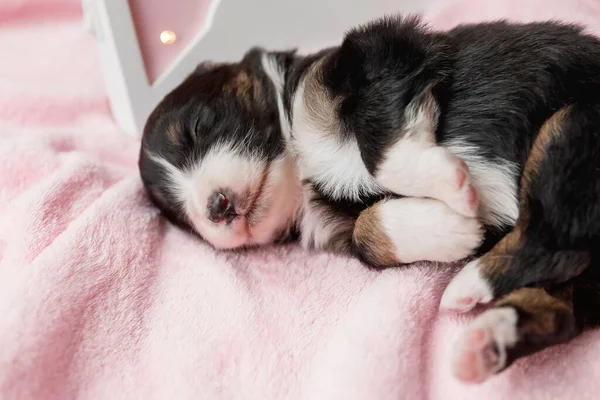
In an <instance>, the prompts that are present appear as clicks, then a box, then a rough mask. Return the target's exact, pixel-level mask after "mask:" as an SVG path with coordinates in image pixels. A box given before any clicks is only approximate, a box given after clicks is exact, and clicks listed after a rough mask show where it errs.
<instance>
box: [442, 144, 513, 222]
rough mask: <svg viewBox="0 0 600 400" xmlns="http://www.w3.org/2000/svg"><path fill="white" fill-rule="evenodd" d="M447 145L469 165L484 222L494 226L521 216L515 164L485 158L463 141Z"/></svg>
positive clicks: (446, 145)
mask: <svg viewBox="0 0 600 400" xmlns="http://www.w3.org/2000/svg"><path fill="white" fill-rule="evenodd" d="M444 146H445V147H447V148H448V149H449V150H450V151H451V152H452V153H453V154H455V155H457V156H458V157H460V158H462V159H463V160H464V161H465V162H466V163H467V165H468V166H469V170H470V172H471V179H472V181H473V183H474V184H475V188H476V190H477V193H478V195H479V198H480V207H479V213H480V216H481V218H482V219H483V221H484V222H485V223H486V224H490V225H494V226H501V225H514V224H515V222H516V221H517V218H518V217H519V202H518V198H517V168H516V166H515V165H514V164H513V163H511V162H509V161H505V160H504V161H490V160H486V159H485V158H484V157H482V156H480V155H479V154H478V149H477V148H476V147H475V146H472V145H469V144H467V143H464V142H462V141H460V140H452V141H451V142H448V143H444Z"/></svg>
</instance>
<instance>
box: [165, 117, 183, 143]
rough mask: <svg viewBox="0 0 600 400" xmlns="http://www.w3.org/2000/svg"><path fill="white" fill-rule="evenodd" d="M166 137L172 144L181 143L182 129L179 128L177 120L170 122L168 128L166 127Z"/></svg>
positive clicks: (179, 124)
mask: <svg viewBox="0 0 600 400" xmlns="http://www.w3.org/2000/svg"><path fill="white" fill-rule="evenodd" d="M166 133H167V138H168V139H169V141H170V142H171V143H172V144H174V145H178V144H180V143H181V135H182V133H183V132H182V129H181V123H180V122H179V121H175V122H173V123H171V124H170V125H169V126H168V128H167V132H166Z"/></svg>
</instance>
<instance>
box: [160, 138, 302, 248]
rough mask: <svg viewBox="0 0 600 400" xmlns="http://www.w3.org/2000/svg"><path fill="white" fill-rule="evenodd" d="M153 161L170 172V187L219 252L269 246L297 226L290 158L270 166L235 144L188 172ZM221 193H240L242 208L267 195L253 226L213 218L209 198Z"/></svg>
mask: <svg viewBox="0 0 600 400" xmlns="http://www.w3.org/2000/svg"><path fill="white" fill-rule="evenodd" d="M152 159H153V160H154V161H155V162H156V163H158V164H159V165H161V166H162V167H163V168H164V169H165V170H166V171H167V179H169V183H168V184H167V187H168V188H169V189H170V190H172V192H173V193H174V194H175V195H176V196H177V198H178V199H179V201H180V202H181V203H182V209H183V212H184V213H185V215H186V216H187V218H188V220H189V221H190V223H191V224H192V225H193V227H194V229H195V230H196V231H197V232H198V233H199V234H200V235H201V236H202V237H204V238H205V239H206V240H207V241H208V242H209V243H211V244H212V245H213V246H215V247H216V248H235V247H240V246H247V245H255V244H265V243H268V242H270V241H272V240H274V239H275V236H276V235H277V234H279V233H280V232H282V231H284V230H285V229H288V228H289V226H290V225H291V223H292V222H293V219H294V216H295V213H296V212H297V208H298V204H299V185H298V183H297V180H296V174H295V171H294V168H293V163H292V161H291V158H290V157H289V156H288V155H287V154H285V153H284V155H282V157H280V158H278V159H276V160H273V162H271V164H270V166H269V165H267V162H266V160H264V159H263V158H260V157H258V156H254V155H251V154H250V155H248V154H245V153H244V152H242V151H240V150H238V149H237V148H236V147H235V146H234V145H220V146H215V147H214V148H212V149H211V150H210V151H209V152H208V153H207V154H206V156H205V157H203V158H202V159H201V160H200V161H199V162H198V163H196V164H194V165H192V166H190V167H189V169H187V170H186V171H180V170H178V169H177V168H176V167H174V166H173V165H172V164H170V163H169V162H167V161H166V160H164V159H163V158H162V157H160V156H156V155H154V156H153V157H152ZM267 168H268V169H267ZM265 174H266V176H265ZM263 180H264V182H263ZM261 184H262V186H261ZM261 188H262V189H261ZM220 190H228V191H232V192H233V193H235V194H236V198H237V199H236V200H235V202H236V209H237V206H239V207H241V208H242V209H243V208H248V207H250V206H252V204H250V203H251V202H252V201H253V199H254V197H253V196H255V195H256V194H257V193H258V191H260V190H262V192H261V194H260V197H259V200H260V202H261V203H260V204H258V205H257V206H258V207H259V209H257V212H256V213H255V215H253V221H252V226H250V224H249V221H247V220H246V219H245V218H237V219H235V220H234V221H233V222H232V223H231V224H224V223H214V222H212V221H210V220H209V219H208V215H207V202H208V198H209V196H210V195H211V194H212V193H213V192H214V191H220Z"/></svg>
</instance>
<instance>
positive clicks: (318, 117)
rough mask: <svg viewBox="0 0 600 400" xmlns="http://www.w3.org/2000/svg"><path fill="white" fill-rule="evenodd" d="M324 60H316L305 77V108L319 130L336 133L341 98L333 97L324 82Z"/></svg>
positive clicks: (325, 132) (310, 119) (312, 122)
mask: <svg viewBox="0 0 600 400" xmlns="http://www.w3.org/2000/svg"><path fill="white" fill-rule="evenodd" d="M322 64H323V60H321V61H318V62H316V63H315V64H314V65H313V66H312V67H310V69H309V71H308V72H307V73H306V77H305V78H304V99H303V100H304V108H305V109H306V112H307V117H308V118H309V122H310V124H311V125H313V127H314V128H316V129H317V130H318V132H322V133H323V134H327V135H329V134H336V133H337V132H338V131H339V124H340V121H339V118H338V115H337V111H338V108H339V104H340V102H341V99H332V98H331V96H329V94H328V93H327V91H326V90H325V87H324V86H323V84H322V83H321V82H322Z"/></svg>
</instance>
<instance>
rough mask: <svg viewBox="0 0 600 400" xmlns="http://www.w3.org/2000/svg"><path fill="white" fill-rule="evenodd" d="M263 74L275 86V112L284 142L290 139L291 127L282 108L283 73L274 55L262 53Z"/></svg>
mask: <svg viewBox="0 0 600 400" xmlns="http://www.w3.org/2000/svg"><path fill="white" fill-rule="evenodd" d="M260 61H261V64H262V67H263V70H264V71H265V74H267V76H268V77H269V79H270V80H271V82H273V85H274V86H275V93H276V96H277V110H278V112H279V123H280V125H281V132H282V133H283V137H284V138H285V140H286V141H288V140H289V138H290V133H291V127H290V121H289V120H288V118H287V113H286V112H285V109H284V107H283V90H284V85H285V71H284V70H283V69H282V68H281V66H280V65H279V63H278V62H277V58H276V57H275V56H274V55H271V54H268V53H264V54H263V55H262V57H261V59H260Z"/></svg>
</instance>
